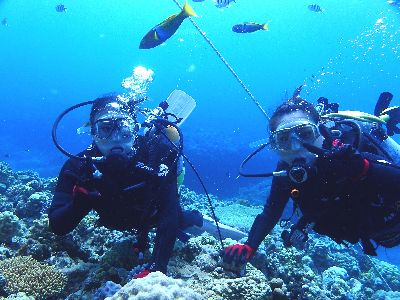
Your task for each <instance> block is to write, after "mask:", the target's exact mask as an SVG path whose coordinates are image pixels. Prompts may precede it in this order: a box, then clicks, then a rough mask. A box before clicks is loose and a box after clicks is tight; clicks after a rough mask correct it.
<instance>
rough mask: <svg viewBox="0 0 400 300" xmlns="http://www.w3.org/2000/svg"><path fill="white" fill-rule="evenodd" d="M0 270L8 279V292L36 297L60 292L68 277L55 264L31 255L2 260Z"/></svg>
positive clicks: (5, 288)
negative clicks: (44, 262) (49, 263)
mask: <svg viewBox="0 0 400 300" xmlns="http://www.w3.org/2000/svg"><path fill="white" fill-rule="evenodd" d="M0 272H1V273H2V274H3V276H4V278H5V280H6V284H5V286H4V291H5V292H6V293H7V294H13V293H18V292H24V293H26V294H27V295H29V296H33V297H35V298H36V299H47V298H48V297H50V296H54V295H58V294H60V293H61V292H62V291H63V289H64V286H65V283H66V279H67V278H66V276H65V275H64V274H63V273H61V272H59V271H57V270H56V269H55V268H54V267H53V266H49V265H46V264H43V263H40V262H38V261H37V260H35V259H33V258H32V257H30V256H19V257H13V258H8V259H5V260H3V261H0Z"/></svg>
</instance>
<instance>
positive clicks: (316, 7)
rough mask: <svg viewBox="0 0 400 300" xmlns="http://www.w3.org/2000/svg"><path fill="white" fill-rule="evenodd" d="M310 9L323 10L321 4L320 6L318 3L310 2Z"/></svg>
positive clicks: (314, 10)
mask: <svg viewBox="0 0 400 300" xmlns="http://www.w3.org/2000/svg"><path fill="white" fill-rule="evenodd" d="M308 9H309V10H311V11H313V12H322V9H321V6H319V5H318V4H310V5H309V6H308Z"/></svg>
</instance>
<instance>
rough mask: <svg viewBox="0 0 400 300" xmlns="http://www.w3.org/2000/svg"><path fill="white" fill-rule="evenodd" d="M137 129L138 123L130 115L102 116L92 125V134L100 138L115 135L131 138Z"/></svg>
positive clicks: (103, 138)
mask: <svg viewBox="0 0 400 300" xmlns="http://www.w3.org/2000/svg"><path fill="white" fill-rule="evenodd" d="M138 131H139V124H138V123H137V122H136V121H135V120H134V119H132V118H130V117H124V118H104V119H99V120H97V121H96V122H95V123H94V124H93V127H92V134H93V135H94V136H95V137H96V138H98V139H101V140H106V139H109V138H110V137H111V136H112V135H117V136H118V137H119V138H121V139H123V140H128V139H132V138H133V137H135V136H136V135H137V133H138Z"/></svg>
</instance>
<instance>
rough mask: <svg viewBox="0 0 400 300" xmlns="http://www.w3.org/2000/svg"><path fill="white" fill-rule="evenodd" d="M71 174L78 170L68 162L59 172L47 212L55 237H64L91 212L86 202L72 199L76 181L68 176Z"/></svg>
mask: <svg viewBox="0 0 400 300" xmlns="http://www.w3.org/2000/svg"><path fill="white" fill-rule="evenodd" d="M71 173H74V174H77V173H78V170H77V168H76V166H75V165H74V164H72V163H71V161H70V160H68V161H67V162H66V163H65V164H64V166H63V168H62V169H61V171H60V174H59V176H58V181H57V186H56V190H55V193H54V197H53V201H52V202H51V205H50V207H49V210H48V216H49V227H50V230H51V231H52V232H53V233H55V234H57V235H64V234H67V233H69V232H71V231H72V230H74V229H75V227H76V226H77V225H78V224H79V222H80V221H81V220H82V219H83V218H84V217H85V216H86V215H87V214H88V212H89V211H90V210H91V206H90V203H89V202H88V201H84V200H85V199H74V198H73V197H72V190H73V187H74V185H75V184H76V179H75V178H74V177H73V176H71V175H69V174H71ZM79 200H80V201H79Z"/></svg>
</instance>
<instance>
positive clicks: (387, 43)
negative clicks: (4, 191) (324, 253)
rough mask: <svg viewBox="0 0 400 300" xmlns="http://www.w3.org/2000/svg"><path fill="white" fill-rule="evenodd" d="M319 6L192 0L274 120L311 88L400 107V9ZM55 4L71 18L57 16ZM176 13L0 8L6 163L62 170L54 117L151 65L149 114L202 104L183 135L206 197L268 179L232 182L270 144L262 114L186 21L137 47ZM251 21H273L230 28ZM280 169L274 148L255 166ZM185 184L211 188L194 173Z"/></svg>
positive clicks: (166, 0)
mask: <svg viewBox="0 0 400 300" xmlns="http://www.w3.org/2000/svg"><path fill="white" fill-rule="evenodd" d="M179 2H180V3H181V4H183V2H182V1H179ZM311 2H312V1H303V0H296V1H280V0H251V1H250V0H237V1H236V3H232V4H231V5H229V7H226V8H222V9H221V8H217V7H215V5H214V4H213V2H212V1H211V0H205V1H203V2H193V1H191V0H189V3H190V4H191V5H192V7H193V8H194V10H195V11H196V13H197V14H198V16H199V18H194V20H195V22H196V23H197V24H198V25H199V26H200V28H201V29H202V30H203V31H204V32H205V34H206V35H207V37H208V38H209V39H210V40H211V41H212V42H213V43H214V44H215V46H216V47H217V48H218V50H219V51H220V53H221V54H222V55H223V57H224V58H225V59H226V60H227V61H228V62H229V64H230V65H231V66H232V68H233V69H234V70H235V72H236V73H237V74H238V76H239V77H240V79H241V80H242V81H243V82H244V83H245V84H246V85H247V87H248V88H249V90H250V91H251V93H252V94H253V95H254V96H255V98H256V99H257V100H258V101H259V102H260V104H261V105H262V107H263V108H264V109H265V110H266V111H267V113H269V114H270V113H272V112H273V110H274V108H275V107H276V106H277V105H278V104H280V103H281V101H282V99H284V98H285V93H286V94H287V95H289V96H291V94H292V93H293V91H294V90H295V89H296V88H297V87H298V86H300V85H302V84H304V88H303V91H302V93H301V96H302V97H303V98H305V99H307V100H309V101H314V102H315V101H316V100H317V99H318V98H319V97H320V96H325V97H327V98H328V99H329V100H330V101H332V102H338V103H339V104H340V108H341V109H343V110H360V111H365V112H368V113H373V109H374V106H375V103H376V100H377V98H378V96H379V94H380V93H381V92H383V91H390V92H391V93H393V94H394V99H393V101H392V104H393V105H400V7H399V6H400V4H397V5H396V3H392V4H389V3H388V2H387V1H384V0H347V1H332V0H320V1H317V2H315V3H316V4H318V5H319V6H320V7H321V8H322V9H323V11H322V12H314V11H311V10H310V9H308V5H310V4H314V3H311ZM59 4H63V5H64V6H65V7H66V10H65V11H62V12H58V11H57V10H56V8H55V7H56V5H59ZM177 12H179V8H178V7H177V5H176V3H174V1H173V0H113V1H112V0H100V1H99V0H97V1H94V0H85V1H74V0H65V1H63V2H58V1H52V0H51V1H50V0H41V1H37V0H0V20H2V22H1V24H0V107H1V109H0V160H2V161H5V162H7V163H9V164H10V165H11V166H12V168H13V169H14V170H25V169H32V170H35V171H37V172H38V173H39V174H40V175H41V176H43V177H54V176H57V174H58V172H59V169H60V167H61V166H62V164H63V162H64V161H65V159H66V158H65V157H64V156H63V155H62V154H61V153H60V152H58V151H57V149H56V148H55V147H54V145H53V143H52V140H51V128H52V125H53V122H54V120H55V118H56V117H57V116H58V114H59V113H60V112H62V111H63V110H64V109H66V108H68V107H70V106H72V105H74V104H76V103H78V102H83V101H87V100H92V99H94V98H96V97H98V96H100V95H103V94H106V93H109V92H114V91H116V92H122V91H123V89H122V87H121V82H122V80H123V79H124V78H126V77H129V76H131V74H132V70H133V69H134V68H135V67H136V66H144V67H146V68H150V69H151V70H153V71H154V81H153V83H152V84H151V85H150V86H149V91H148V96H149V98H150V100H149V102H148V106H149V107H155V106H157V104H158V103H159V102H160V101H162V100H164V99H165V98H166V97H167V96H168V95H169V94H170V92H171V91H172V90H174V89H181V90H184V91H185V92H187V93H188V94H189V95H191V96H192V97H193V98H194V99H195V100H196V102H197V107H196V109H195V110H194V111H193V113H192V114H191V116H190V118H189V119H188V120H187V121H186V122H185V124H184V125H183V128H182V129H183V132H184V135H185V153H186V154H187V156H189V157H190V158H191V160H192V162H193V164H194V165H195V166H196V167H197V169H198V171H199V173H200V174H201V175H202V177H203V179H204V181H205V184H206V186H207V188H208V189H209V192H211V193H212V194H215V195H217V196H220V197H225V198H227V199H228V198H231V197H235V196H237V195H238V193H239V192H240V191H243V190H246V189H247V190H251V188H252V187H253V186H254V185H256V184H259V183H260V182H261V180H259V179H244V178H239V179H236V177H237V175H238V167H239V165H240V163H241V161H242V160H243V159H244V158H245V156H246V155H247V153H249V152H251V151H252V149H251V148H250V147H249V144H250V143H252V142H254V141H257V140H260V139H263V138H266V137H267V134H268V131H267V125H266V124H267V120H266V118H265V116H264V115H263V114H262V113H261V112H260V111H259V110H258V108H257V107H256V105H255V104H254V103H253V100H252V99H251V98H250V97H249V96H248V94H247V93H246V92H245V91H244V89H243V88H242V86H241V85H240V84H239V83H238V82H237V81H236V79H235V78H234V77H233V76H232V74H231V73H230V72H229V71H228V69H227V68H226V66H224V64H223V63H222V62H221V60H220V59H219V57H218V55H217V53H216V52H215V51H214V50H212V49H211V48H210V46H209V45H208V44H207V43H206V42H205V41H204V39H203V38H202V36H201V35H200V34H199V32H197V31H196V29H195V28H194V26H193V25H192V24H191V23H190V22H189V20H185V21H184V22H183V24H182V25H181V27H180V28H179V29H178V31H177V32H176V34H175V35H174V36H172V37H171V38H170V39H169V40H167V42H166V43H164V44H163V45H161V46H159V47H156V48H154V49H150V50H141V49H139V47H138V46H139V43H140V40H141V38H142V37H143V36H144V35H145V34H146V33H147V31H148V30H149V29H151V28H152V27H153V26H154V25H156V24H158V23H159V22H160V21H161V20H163V19H165V18H166V17H167V16H169V15H171V14H173V13H177ZM242 22H258V23H264V22H267V23H268V24H269V30H268V31H258V32H255V33H251V34H237V33H234V32H232V30H231V28H232V26H233V25H235V24H238V23H242ZM87 116H88V110H87V109H82V110H80V111H77V112H74V113H73V114H71V116H69V118H67V119H66V120H65V121H64V122H63V123H62V126H61V127H60V136H59V139H60V142H61V143H62V145H64V146H65V147H66V148H68V149H69V150H70V151H71V152H78V151H80V150H81V149H83V148H84V147H86V146H87V143H88V139H87V137H86V138H85V137H82V136H78V135H77V134H76V129H77V128H78V127H80V126H81V125H82V124H84V123H85V122H86V121H87ZM395 139H396V140H399V139H398V137H395ZM275 164H276V157H275V156H274V155H273V154H272V153H269V152H268V151H267V152H264V154H263V155H261V156H260V157H259V158H258V159H257V163H254V164H251V165H250V166H251V168H253V169H254V170H255V171H271V170H272V169H273V168H274V166H275ZM185 184H186V186H187V187H189V188H191V189H194V190H195V191H197V192H202V190H201V187H200V185H199V183H198V181H197V179H196V178H195V176H194V174H193V173H192V172H191V171H190V170H189V169H188V173H187V176H186V179H185ZM266 194H267V193H265V196H266ZM249 201H250V202H251V201H252V199H249ZM399 256H400V255H399V251H398V249H391V250H388V251H385V250H383V251H382V253H381V259H383V260H388V261H390V262H392V263H394V264H397V265H398V266H399V265H400V259H399V258H398V257H399Z"/></svg>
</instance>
